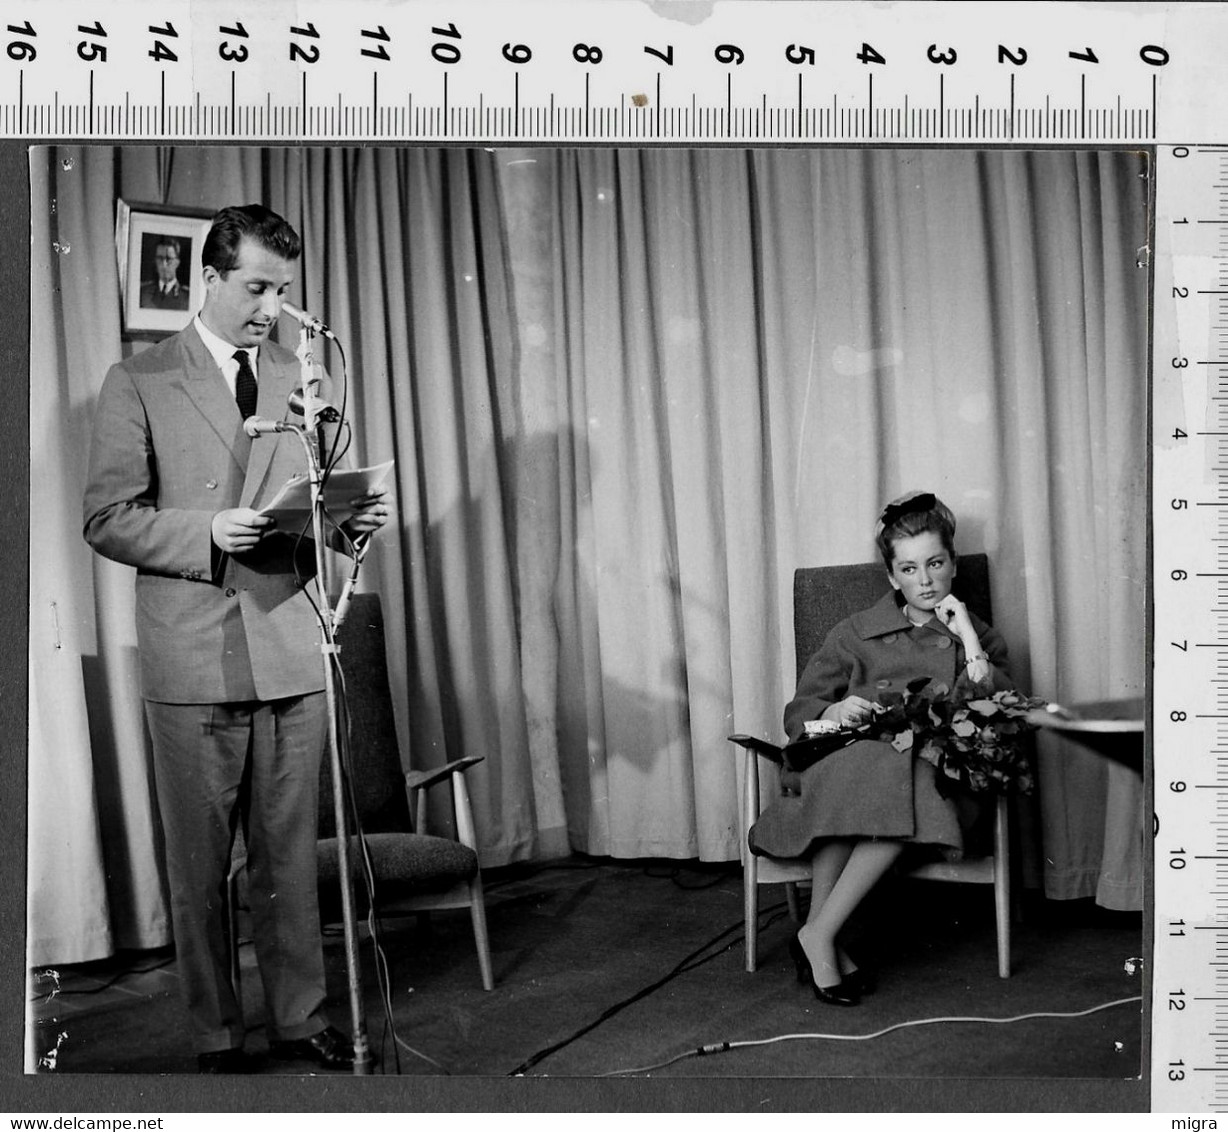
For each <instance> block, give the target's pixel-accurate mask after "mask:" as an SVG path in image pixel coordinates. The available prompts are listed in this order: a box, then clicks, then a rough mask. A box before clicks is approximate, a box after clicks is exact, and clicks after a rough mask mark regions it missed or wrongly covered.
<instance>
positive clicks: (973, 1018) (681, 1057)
mask: <svg viewBox="0 0 1228 1132" xmlns="http://www.w3.org/2000/svg"><path fill="white" fill-rule="evenodd" d="M1142 1001H1143V997H1142V995H1137V994H1136V995H1131V996H1130V997H1129V998H1118V999H1114V1000H1113V1001H1112V1002H1102V1003H1100V1005H1098V1006H1090V1007H1088V1008H1087V1009H1086V1010H1070V1011H1056V1010H1054V1011H1050V1010H1038V1011H1033V1012H1031V1013H1028V1014H1015V1015H1012V1016H1011V1017H1009V1018H990V1017H981V1016H977V1015H966V1016H965V1015H949V1016H944V1017H938V1018H916V1019H912V1020H910V1021H907V1022H896V1023H895V1024H894V1025H891V1026H884V1027H883V1028H882V1029H881V1030H874V1031H872V1032H871V1033H868V1034H821V1033H802V1034H778V1035H776V1036H775V1037H772V1038H755V1039H748V1040H746V1041H732V1042H730V1041H726V1042H710V1043H708V1044H706V1045H702V1046H699V1047H697V1048H696V1049H689V1050H686V1051H685V1052H684V1053H679V1054H676V1055H675V1056H673V1057H670V1058H667V1059H666V1060H665V1061H658V1062H656V1063H655V1064H653V1065H643V1066H640V1067H638V1068H636V1069H612V1070H610V1071H609V1072H606V1073H598V1074H597V1076H598V1077H621V1076H624V1075H626V1074H644V1073H651V1072H653V1071H654V1070H657V1069H664V1068H665V1067H666V1066H667V1065H676V1064H677V1063H678V1062H679V1061H685V1060H687V1058H691V1057H706V1056H710V1055H711V1054H714V1053H727V1052H728V1051H729V1050H734V1049H749V1048H750V1047H752V1046H768V1045H775V1044H777V1043H780V1042H795V1041H829V1042H868V1041H872V1040H873V1039H875V1038H881V1037H884V1036H885V1035H887V1034H891V1033H894V1032H895V1031H897V1030H905V1029H909V1028H910V1027H914V1026H936V1025H940V1024H943V1025H945V1024H950V1023H954V1022H975V1023H980V1024H985V1023H988V1024H992V1025H996V1026H1006V1025H1010V1024H1013V1023H1015V1022H1026V1021H1030V1020H1032V1019H1035V1018H1086V1017H1087V1016H1088V1015H1089V1014H1096V1013H1099V1012H1100V1011H1102V1010H1111V1009H1112V1008H1113V1007H1116V1006H1125V1005H1127V1004H1129V1003H1131V1002H1142Z"/></svg>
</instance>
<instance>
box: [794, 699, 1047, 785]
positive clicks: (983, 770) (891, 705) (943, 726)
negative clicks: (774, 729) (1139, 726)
mask: <svg viewBox="0 0 1228 1132" xmlns="http://www.w3.org/2000/svg"><path fill="white" fill-rule="evenodd" d="M930 685H931V681H930V678H929V677H928V676H926V677H922V678H921V679H919V680H914V681H912V682H911V683H909V684H908V685H907V688H906V690H905V691H903V692H885V693H883V694H882V696H881V699H880V704H879V705H876V710H875V714H874V718H873V719H872V720H871V721H870V722H869V723H866V724H863V725H862V726H861V727H858V728H855V729H854V732H853V734H851V735H849V738H850V739H877V740H880V741H881V742H885V743H890V744H891V745H892V746H893V747H895V749H896V750H898V751H912V752H914V753H915V754H916V755H918V756H919V757H920V758H923V759H924V760H925V761H926V762H928V763H931V764H933V766H934V768H935V771H936V777H937V781H938V788H939V790H940V791H942V792H943V793H946V792H947V790H948V789H952V788H955V787H962V788H963V789H965V790H969V791H971V792H973V793H984V792H986V791H992V792H994V793H1004V792H1006V791H1007V790H1018V791H1019V792H1020V793H1022V794H1027V793H1030V792H1031V790H1032V785H1033V783H1032V769H1031V766H1030V765H1029V763H1028V758H1027V753H1026V752H1025V750H1024V749H1023V742H1022V739H1023V736H1024V734H1025V733H1026V732H1028V731H1033V730H1035V724H1032V723H1029V722H1028V721H1027V718H1026V717H1027V714H1028V712H1030V711H1031V710H1032V709H1033V708H1037V707H1043V706H1044V705H1045V704H1046V703H1047V701H1046V700H1043V699H1039V698H1036V697H1034V696H1025V695H1023V694H1022V693H1020V692H1013V691H1003V692H994V693H993V694H992V695H988V696H986V695H978V694H976V693H975V692H970V691H960V692H952V691H951V690H950V689H949V688H948V687H947V686H946V685H945V684H936V685H934V686H933V687H931V686H930ZM831 726H832V725H830V724H826V723H824V722H823V721H821V720H820V721H816V722H815V723H808V724H806V730H807V734H808V735H812V736H813V737H814V738H816V739H817V738H818V737H819V736H820V735H822V734H824V733H825V732H826V731H827V730H829V729H830V727H831ZM845 734H846V735H848V734H849V733H847V732H846V733H845Z"/></svg>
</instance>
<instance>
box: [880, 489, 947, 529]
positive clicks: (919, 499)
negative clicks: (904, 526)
mask: <svg viewBox="0 0 1228 1132" xmlns="http://www.w3.org/2000/svg"><path fill="white" fill-rule="evenodd" d="M937 502H938V499H937V497H936V496H935V495H934V493H933V492H932V491H922V492H918V494H916V495H912V496H909V497H908V498H907V499H904V500H901V501H900V502H898V503H888V504H887V506H886V507H884V508H883V513H882V515H880V516H879V520H878V521H879V522H880V523H881V524H882V526H883V529H884V530H886V529H887V528H888V527H890V526H893V525H894V524H895V523H897V522H898V521H899V520H900V519H902V518H903V517H904V516H905V515H911V514H913V512H915V511H932V510H933V508H934V505H935V504H936V503H937Z"/></svg>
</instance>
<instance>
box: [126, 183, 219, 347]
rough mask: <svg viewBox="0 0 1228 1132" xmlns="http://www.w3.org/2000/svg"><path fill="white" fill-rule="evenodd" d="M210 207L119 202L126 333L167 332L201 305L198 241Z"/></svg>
mask: <svg viewBox="0 0 1228 1132" xmlns="http://www.w3.org/2000/svg"><path fill="white" fill-rule="evenodd" d="M211 215H212V213H210V212H209V211H207V210H202V209H186V210H185V209H178V208H173V207H169V206H166V205H160V204H146V203H137V202H134V201H127V200H124V199H122V198H120V199H118V200H117V201H116V202H115V252H116V257H117V261H118V270H119V283H120V297H121V306H122V310H123V327H122V333H123V336H124V337H126V338H136V337H139V338H147V339H158V338H165V337H167V336H168V335H170V334H173V333H174V332H175V331H177V330H182V329H183V328H184V327H185V326H187V325H188V322H189V320H190V319H191V317H192V315H193V314H194V313H195V312H196V311H197V310H198V309H199V308H200V305H201V301H202V297H203V289H202V284H201V281H200V279H199V272H197V271H196V270H194V267H193V265H194V264H196V263H199V261H200V243H201V240H202V239H203V237H204V235H205V233H206V232H207V231H208V228H209V219H210V217H211Z"/></svg>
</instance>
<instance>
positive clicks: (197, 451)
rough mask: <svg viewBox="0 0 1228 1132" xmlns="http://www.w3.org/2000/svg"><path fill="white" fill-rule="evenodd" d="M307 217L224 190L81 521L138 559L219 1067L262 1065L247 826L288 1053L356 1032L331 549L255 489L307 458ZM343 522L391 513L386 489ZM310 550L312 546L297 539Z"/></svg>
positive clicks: (136, 372) (274, 1020)
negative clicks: (243, 982)
mask: <svg viewBox="0 0 1228 1132" xmlns="http://www.w3.org/2000/svg"><path fill="white" fill-rule="evenodd" d="M300 248H301V245H300V241H299V237H298V234H297V233H296V232H295V231H294V229H293V228H292V227H291V226H290V225H289V224H287V223H286V222H285V221H284V220H283V219H282V218H281V217H280V216H278V215H277V214H276V213H274V212H271V211H270V210H269V209H267V208H264V207H263V206H261V205H245V206H242V207H238V208H227V209H223V210H222V211H221V212H219V213H218V214H217V215H216V216H215V217H214V219H213V225H212V227H211V229H210V231H209V235H208V237H207V238H206V240H205V243H204V248H203V251H202V261H203V269H202V278H203V281H204V289H205V298H204V305H203V307H202V309H201V312H200V314H199V315H197V316H196V318H194V319H193V320H192V322H191V323H189V325H188V326H187V327H185V328H184V329H183V330H182V331H180V332H179V333H177V334H175V335H173V336H171V337H170V338H167V339H165V340H164V341H163V342H161V343H159V344H158V345H156V346H154V347H152V348H150V349H148V350H146V351H144V352H143V353H140V354H137V355H136V356H134V357H132V358H130V359H128V360H127V361H124V362H120V363H119V364H117V365H115V366H113V367H112V368H111V370H110V372H109V373H108V374H107V377H106V380H105V382H104V383H103V388H102V392H101V395H100V397H99V401H98V411H97V416H96V418H95V421H94V431H93V441H92V447H91V452H90V469H89V478H88V483H87V485H86V490H85V499H84V519H85V537H86V539H87V541H88V542H89V543H90V545H91V546H92V547H93V548H94V549H95V550H96V551H97V552H98V553H100V554H102V555H105V556H106V557H108V558H113V559H115V560H117V561H119V562H123V563H127V564H128V565H131V566H135V567H136V569H137V576H136V597H137V608H136V619H137V643H138V647H139V650H140V657H141V685H142V695H143V696H144V699H145V704H146V716H147V719H148V721H149V730H150V734H151V736H152V740H153V752H154V767H155V774H156V779H157V791H158V804H159V810H160V813H161V817H162V824H163V829H164V832H165V845H166V868H167V876H168V879H169V883H170V889H171V911H172V917H173V922H174V929H175V944H176V958H177V963H178V967H179V973H180V977H181V980H182V983H183V989H184V992H185V996H186V1002H187V1008H188V1012H189V1014H190V1016H191V1020H192V1024H193V1031H194V1039H195V1046H196V1050H197V1061H198V1067H199V1068H200V1070H201V1071H202V1072H216V1073H223V1072H246V1071H250V1069H251V1062H250V1060H249V1059H248V1057H247V1055H246V1054H245V1053H244V1052H243V1048H242V1047H243V1039H244V1032H245V1027H244V1023H243V1018H242V1013H241V1009H240V1006H239V1003H238V1001H237V995H236V993H235V990H234V987H233V986H232V985H231V981H230V976H229V955H228V949H227V946H226V936H225V928H224V924H223V922H222V915H221V913H222V907H223V902H222V893H223V890H224V885H225V878H226V875H227V871H228V866H229V860H230V853H231V848H232V843H233V840H234V836H235V830H236V827H237V825H238V823H239V822H240V821H242V823H243V827H244V830H245V834H246V844H247V875H248V881H249V887H250V906H251V912H252V924H253V935H254V938H255V945H256V957H257V962H258V965H259V968H260V975H261V980H262V982H263V984H264V990H265V1001H266V1013H267V1019H266V1027H267V1030H268V1033H269V1042H270V1052H271V1053H272V1054H273V1055H274V1056H276V1057H280V1058H293V1059H300V1060H303V1059H305V1060H310V1061H312V1062H315V1063H317V1064H319V1065H323V1066H326V1067H329V1068H345V1067H348V1066H352V1064H353V1059H354V1050H353V1046H352V1044H351V1043H350V1041H349V1039H347V1038H346V1037H345V1036H344V1035H343V1034H341V1033H340V1032H338V1031H337V1030H336V1029H334V1028H333V1027H332V1026H330V1025H329V1023H328V1020H327V1019H326V1018H325V1016H324V1013H323V1005H324V999H325V986H324V965H323V955H322V946H321V939H320V925H319V912H318V907H317V897H316V803H317V793H318V781H319V765H320V757H321V753H322V750H323V747H324V745H325V742H326V727H327V721H326V720H327V716H326V705H325V703H324V693H323V688H324V677H323V666H322V662H321V652H320V637H319V631H318V628H317V625H318V623H317V620H316V617H315V614H314V612H313V609H312V606H311V603H310V601H309V599H308V595H307V593H306V592H305V590H304V586H305V584H306V581H305V579H306V578H307V577H309V576H310V574H311V573H312V571H313V569H314V554H313V553H312V552H311V550H310V543H309V542H308V549H307V551H306V553H300V554H299V555H298V561H297V562H296V554H295V549H296V545H297V540H296V537H295V536H296V535H297V533H298V532H296V531H279V530H277V529H276V528H275V525H274V523H273V520H271V519H270V518H269V517H267V516H264V515H261V514H260V513H259V512H258V510H256V509H255V508H257V507H258V506H259V505H260V500H261V499H264V498H267V497H268V496H269V495H270V494H272V492H274V491H275V490H276V489H277V488H278V487H280V486H281V485H282V484H283V483H284V482H285V481H286V479H287V478H288V477H289V476H290V475H291V474H293V473H295V472H298V471H301V470H302V466H303V463H304V455H303V451H302V447H301V445H300V443H299V441H298V439H297V438H296V437H295V436H293V435H290V434H286V433H277V434H271V435H263V436H259V437H258V438H257V439H255V440H253V439H250V438H249V437H248V436H247V435H246V434H245V432H244V430H243V421H244V420H245V419H246V418H247V417H248V416H251V415H253V414H256V415H259V416H261V417H265V418H274V419H282V418H285V417H287V416H288V413H289V410H288V408H287V397H288V395H289V394H290V392H291V391H292V390H293V389H294V388H295V387H296V385H298V384H299V381H300V366H299V363H298V360H297V359H296V357H295V355H293V354H292V353H290V352H289V351H288V350H285V349H283V348H282V347H280V346H278V345H275V344H274V343H272V342H269V341H268V335H269V332H270V330H271V329H272V327H273V326H274V325H275V323H276V322H277V319H278V315H279V314H280V311H281V302H282V298H283V296H284V295H285V293H286V291H287V289H288V288H289V287H290V284H291V283H292V281H293V280H294V277H295V270H296V267H297V261H298V258H299V254H300ZM355 504H356V506H357V507H358V510H357V511H356V513H355V514H354V516H353V517H352V518H351V519H350V520H348V521H347V523H346V524H345V525H344V527H343V531H344V533H345V535H346V536H348V537H349V538H356V537H358V536H360V535H366V534H369V533H371V532H374V531H376V530H378V529H379V528H380V527H381V526H383V525H384V523H385V522H386V521H387V516H388V505H387V500H386V493H385V492H384V491H383V490H382V489H381V490H379V491H376V492H373V493H371V494H370V495H368V496H364V497H362V498H361V499H360V500H356V501H355ZM299 549H300V550H301V549H302V548H301V547H300V548H299Z"/></svg>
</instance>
